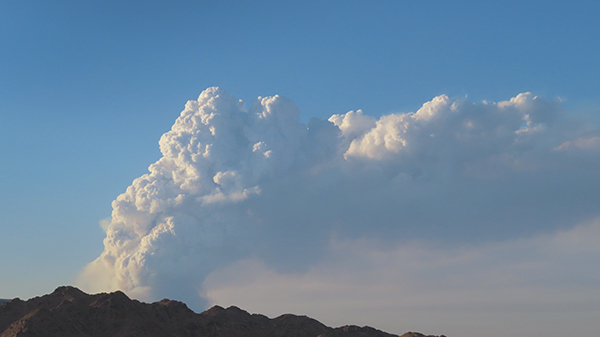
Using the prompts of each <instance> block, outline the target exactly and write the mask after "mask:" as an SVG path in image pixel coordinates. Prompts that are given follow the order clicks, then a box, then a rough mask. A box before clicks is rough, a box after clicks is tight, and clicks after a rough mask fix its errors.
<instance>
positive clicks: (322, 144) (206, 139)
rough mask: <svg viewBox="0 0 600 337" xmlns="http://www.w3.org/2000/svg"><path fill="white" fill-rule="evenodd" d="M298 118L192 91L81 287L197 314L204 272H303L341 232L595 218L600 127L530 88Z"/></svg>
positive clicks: (265, 101)
mask: <svg viewBox="0 0 600 337" xmlns="http://www.w3.org/2000/svg"><path fill="white" fill-rule="evenodd" d="M299 121H300V113H299V111H298V109H297V108H296V106H295V104H294V103H293V102H292V101H290V100H289V99H286V98H283V97H280V96H273V97H265V98H261V97H259V99H258V100H257V101H256V102H254V103H253V104H252V105H251V107H250V108H249V109H248V110H246V108H245V105H244V103H243V102H242V101H240V100H238V99H236V98H235V97H233V96H231V95H229V94H228V93H226V92H225V91H223V90H221V89H218V88H209V89H207V90H205V91H204V92H203V93H202V94H201V95H200V97H199V98H198V100H197V101H189V102H188V103H187V104H186V106H185V109H184V110H183V112H182V113H181V116H180V117H179V118H178V119H177V120H176V122H175V124H174V125H173V127H172V129H171V131H169V132H167V133H166V134H164V135H163V136H162V138H161V140H160V149H161V152H162V154H163V157H162V158H161V159H160V160H158V161H157V162H156V163H154V164H152V165H151V166H150V167H149V171H150V172H149V173H148V174H145V175H143V176H141V177H139V178H137V179H135V180H134V182H133V183H132V185H131V186H129V187H128V188H127V190H126V192H125V193H123V194H121V195H120V196H119V197H118V198H117V199H116V200H115V201H114V202H113V213H112V219H111V222H110V224H109V225H108V226H107V228H106V238H105V240H104V246H105V249H104V252H103V253H102V254H101V256H100V257H98V258H97V259H96V260H95V261H93V262H92V263H90V264H89V265H88V266H87V267H86V268H85V270H84V272H83V273H82V276H81V283H82V284H85V286H84V287H85V288H86V289H88V290H91V291H100V290H102V291H106V290H114V289H122V290H124V291H126V292H127V293H128V294H130V295H131V296H133V297H137V298H141V299H144V300H156V299H160V298H163V297H169V298H173V299H180V300H185V301H186V302H188V303H190V304H191V305H192V307H193V308H195V309H200V308H201V307H202V306H203V300H202V299H201V297H200V296H199V290H200V288H201V285H202V282H203V281H204V279H205V278H206V277H207V276H208V275H209V274H210V273H211V272H213V271H215V270H217V269H220V268H224V267H226V266H228V265H231V264H232V263H234V262H236V261H239V260H242V259H245V258H248V257H255V258H259V259H261V260H262V261H265V263H267V264H268V265H269V266H271V267H272V268H275V269H277V270H281V271H293V270H302V269H303V268H307V267H308V266H309V265H311V264H312V263H314V262H315V261H317V260H318V259H319V257H320V256H322V254H325V251H326V249H327V247H328V245H329V243H330V240H331V238H333V237H337V238H350V239H356V238H361V237H368V238H375V239H379V240H381V242H401V241H410V240H414V239H428V240H434V241H435V240H438V241H440V242H441V241H442V240H441V239H444V242H445V243H447V244H452V243H460V242H464V241H472V240H489V239H491V238H494V239H498V238H507V237H515V236H519V235H529V234H533V233H536V232H541V231H546V230H552V229H557V228H560V227H561V226H570V225H572V224H573V223H574V222H575V221H580V220H584V219H586V218H591V217H593V216H595V215H597V203H598V201H599V200H600V193H599V192H598V191H600V177H599V176H598V175H597V172H598V171H597V170H598V168H599V166H600V160H599V159H600V156H599V153H600V142H599V141H598V139H600V138H599V136H600V134H599V133H598V130H597V128H595V127H589V126H586V125H585V124H582V123H579V124H578V123H576V122H573V121H570V120H568V119H567V118H566V117H565V116H564V115H563V112H562V110H561V108H560V106H559V103H558V102H550V101H547V100H544V99H541V98H539V97H535V96H533V95H532V94H530V93H524V94H519V95H518V96H516V97H514V98H512V99H510V100H509V101H505V102H499V103H487V102H483V103H481V104H475V103H470V102H467V101H462V100H455V99H451V98H449V97H447V96H438V97H436V98H434V99H433V100H432V101H430V102H427V103H425V104H424V105H423V107H422V108H420V109H419V110H418V111H417V112H415V113H403V114H391V115H387V116H383V117H381V118H379V119H377V118H375V117H372V116H368V115H366V114H364V113H363V112H362V111H361V110H357V111H350V112H348V113H346V114H335V115H333V116H331V118H329V120H328V121H322V120H319V119H311V121H310V123H308V125H305V124H302V123H300V122H299Z"/></svg>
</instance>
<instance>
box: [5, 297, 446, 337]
mask: <svg viewBox="0 0 600 337" xmlns="http://www.w3.org/2000/svg"><path fill="white" fill-rule="evenodd" d="M16 336H19V337H34V336H44V337H53V336H61V337H69V336H78V337H100V336H114V337H136V336H140V337H141V336H144V337H154V336H156V337H159V336H160V337H169V336H171V337H175V336H182V337H183V336H185V337H195V336H207V337H208V336H210V337H259V336H260V337H284V336H285V337H397V336H396V335H392V334H388V333H385V332H383V331H379V330H376V329H373V328H371V327H358V326H352V325H350V326H344V327H339V328H335V329H334V328H330V327H327V326H325V325H323V324H321V323H320V322H318V321H316V320H314V319H312V318H309V317H306V316H296V315H290V314H286V315H281V316H279V317H277V318H273V319H270V318H268V317H266V316H263V315H257V314H249V313H247V312H246V311H244V310H241V309H239V308H237V307H229V308H227V309H224V308H222V307H219V306H215V307H213V308H211V309H209V310H207V311H205V312H202V313H200V314H196V313H194V312H193V311H192V310H190V309H189V308H188V307H187V306H186V305H185V304H184V303H181V302H177V301H170V300H166V299H165V300H162V301H160V302H156V303H152V304H147V303H141V302H139V301H136V300H131V299H129V298H128V297H127V296H126V295H125V294H124V293H122V292H120V291H117V292H114V293H110V294H107V293H101V294H96V295H88V294H86V293H84V292H82V291H81V290H79V289H77V288H75V287H59V288H57V289H56V290H55V291H54V292H53V293H51V294H49V295H45V296H41V297H35V298H32V299H30V300H28V301H22V300H19V299H14V300H11V301H9V302H6V303H3V304H1V305H0V337H16ZM402 337H428V336H425V335H423V334H420V333H414V332H409V333H406V334H404V335H402ZM429 337H436V336H429ZM440 337H442V336H440Z"/></svg>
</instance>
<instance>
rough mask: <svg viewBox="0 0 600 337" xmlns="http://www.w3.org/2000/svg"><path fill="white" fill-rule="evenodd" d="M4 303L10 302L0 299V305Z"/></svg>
mask: <svg viewBox="0 0 600 337" xmlns="http://www.w3.org/2000/svg"><path fill="white" fill-rule="evenodd" d="M6 302H10V300H5V299H3V298H0V304H2V303H6Z"/></svg>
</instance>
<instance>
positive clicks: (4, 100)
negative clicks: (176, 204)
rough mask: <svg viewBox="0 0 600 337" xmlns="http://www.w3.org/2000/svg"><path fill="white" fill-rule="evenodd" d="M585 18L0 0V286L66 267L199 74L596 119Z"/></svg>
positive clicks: (71, 274)
mask: <svg viewBox="0 0 600 337" xmlns="http://www.w3.org/2000/svg"><path fill="white" fill-rule="evenodd" d="M599 17H600V4H598V2H596V1H571V2H565V1H495V2H488V1H375V2H373V1H325V2H323V1H297V2H294V3H290V2H285V1H171V2H164V1H144V2H142V1H60V2H47V1H16V0H6V1H2V2H1V3H0V158H1V159H0V172H1V174H0V188H1V190H2V193H1V194H0V270H2V273H0V298H12V297H21V298H29V297H32V296H36V295H41V294H43V293H47V292H50V291H52V290H53V289H54V288H55V287H57V286H59V285H62V284H70V283H73V282H74V280H75V278H76V276H77V275H78V274H79V273H80V271H81V269H82V268H83V267H84V266H85V265H86V264H87V263H89V262H90V261H93V260H94V259H95V258H96V257H98V256H99V254H100V253H101V252H102V251H103V243H102V240H103V239H104V237H105V233H104V232H103V230H102V229H101V228H100V226H99V225H98V222H99V221H100V220H101V219H105V218H108V217H110V215H111V209H112V208H111V202H112V201H113V200H114V199H115V198H116V197H117V196H118V195H119V194H121V193H123V192H125V189H126V188H127V186H129V185H130V184H131V182H132V181H133V180H134V179H135V178H137V177H139V176H141V175H142V174H144V173H146V172H147V168H148V166H149V165H150V164H152V163H154V162H155V161H156V160H158V159H159V158H160V157H161V153H160V151H159V148H158V145H157V142H158V140H159V138H160V137H161V135H162V134H163V133H165V132H167V131H168V130H169V129H170V127H171V125H172V124H173V122H174V121H175V119H176V118H177V117H178V116H179V113H180V112H181V110H182V109H183V106H184V104H185V103H186V102H187V101H188V100H191V99H196V98H197V97H198V95H199V94H200V93H201V92H202V91H203V90H204V89H206V88H208V87H212V86H219V87H221V88H223V89H225V90H226V91H227V92H229V93H231V94H232V95H234V96H236V97H237V98H240V99H242V100H244V101H245V102H246V104H247V105H249V103H250V102H252V101H253V100H254V99H256V97H258V96H270V95H275V94H279V95H282V96H285V97H288V98H291V99H293V100H294V101H295V102H296V104H297V106H298V108H299V109H300V111H301V121H302V122H303V123H307V122H308V121H309V119H310V118H311V117H318V118H321V119H324V120H326V119H328V118H329V117H330V116H331V115H332V114H343V113H346V112H348V111H350V110H357V109H362V110H363V111H364V112H365V114H369V115H371V116H374V117H376V118H379V117H380V116H383V115H388V114H391V113H400V112H402V113H404V112H413V111H416V110H418V109H419V108H420V107H421V106H422V105H423V103H425V102H427V101H429V100H431V99H432V98H433V97H435V96H438V95H442V94H445V95H448V96H449V97H450V98H456V99H466V100H468V101H471V102H481V101H482V100H487V101H492V102H497V101H503V100H508V99H510V98H511V97H514V96H516V95H517V94H519V93H522V92H528V91H529V92H532V93H533V94H535V95H538V96H541V97H544V98H545V99H547V100H548V101H553V100H555V99H558V98H560V99H561V100H563V103H562V105H561V106H562V107H563V108H564V109H565V110H566V111H567V114H568V115H572V116H576V118H580V117H579V116H587V117H586V118H590V121H593V120H595V121H599V120H600V99H599V98H598V88H600V63H599V61H598V60H600V44H599V43H598V37H599V36H600V24H599V21H598V18H599ZM348 323H352V322H348ZM395 332H396V333H402V332H403V331H395Z"/></svg>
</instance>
